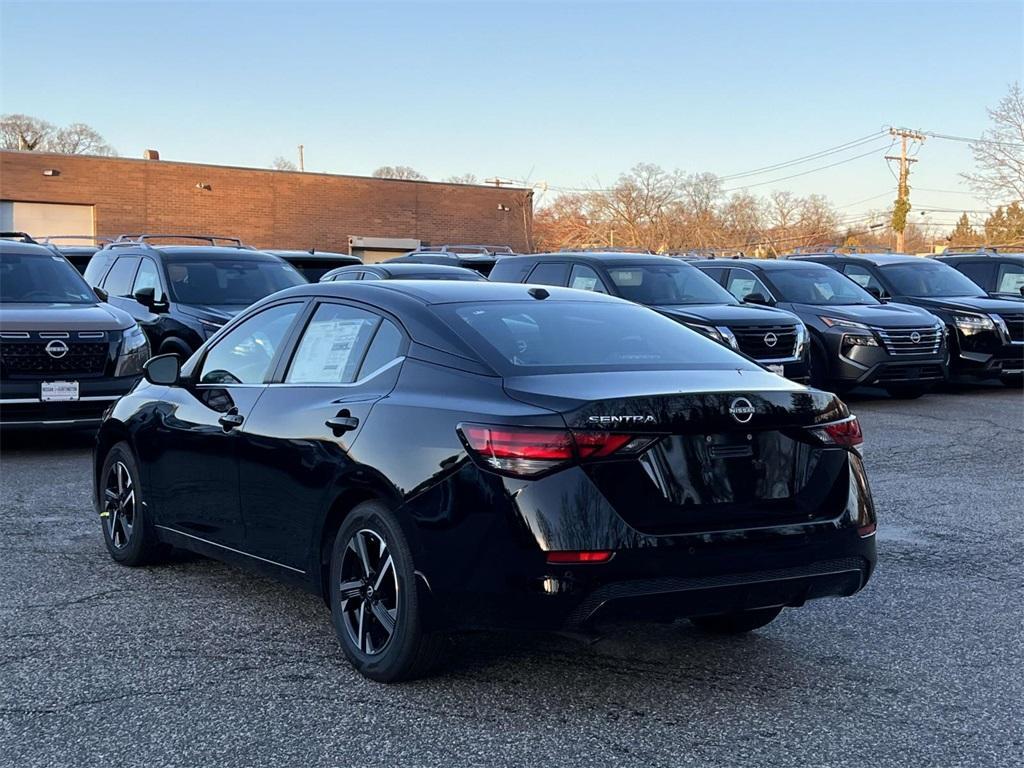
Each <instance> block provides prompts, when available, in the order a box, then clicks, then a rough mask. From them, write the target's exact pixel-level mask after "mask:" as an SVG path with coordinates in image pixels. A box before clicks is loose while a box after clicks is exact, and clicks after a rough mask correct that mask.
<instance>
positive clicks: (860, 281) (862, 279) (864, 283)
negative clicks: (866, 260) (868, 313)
mask: <svg viewBox="0 0 1024 768" xmlns="http://www.w3.org/2000/svg"><path fill="white" fill-rule="evenodd" d="M846 276H847V277H848V278H850V279H851V280H853V282H855V283H856V284H857V285H859V286H860V287H861V288H867V287H868V283H870V282H871V275H868V274H864V273H861V272H847V273H846Z"/></svg>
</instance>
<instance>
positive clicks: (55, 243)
mask: <svg viewBox="0 0 1024 768" xmlns="http://www.w3.org/2000/svg"><path fill="white" fill-rule="evenodd" d="M62 240H75V241H78V242H76V243H74V244H71V243H68V244H66V245H61V244H60V241H62ZM82 240H92V244H91V245H83V244H82V243H81V241H82ZM41 242H42V244H43V245H48V246H50V248H53V249H54V250H56V251H57V252H58V253H60V255H61V256H63V257H64V258H65V259H67V260H68V261H70V262H71V266H73V267H74V268H75V269H77V270H78V271H79V272H81V273H84V272H85V268H86V267H87V266H89V260H90V259H91V258H92V257H93V254H94V253H96V251H98V250H99V249H100V248H102V247H103V246H104V245H106V244H107V243H110V242H111V240H110V238H106V237H93V236H92V235H49V236H47V237H44V238H43V240H42V241H41Z"/></svg>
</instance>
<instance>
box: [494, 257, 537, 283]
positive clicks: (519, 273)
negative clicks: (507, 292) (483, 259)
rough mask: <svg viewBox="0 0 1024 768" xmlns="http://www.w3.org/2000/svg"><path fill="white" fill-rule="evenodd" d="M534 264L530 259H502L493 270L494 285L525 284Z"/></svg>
mask: <svg viewBox="0 0 1024 768" xmlns="http://www.w3.org/2000/svg"><path fill="white" fill-rule="evenodd" d="M533 264H534V262H532V261H530V260H529V259H515V258H512V259H500V260H499V261H498V263H497V264H495V265H494V269H492V270H491V274H490V279H491V282H492V283H523V282H526V276H527V275H528V274H530V267H532V266H533Z"/></svg>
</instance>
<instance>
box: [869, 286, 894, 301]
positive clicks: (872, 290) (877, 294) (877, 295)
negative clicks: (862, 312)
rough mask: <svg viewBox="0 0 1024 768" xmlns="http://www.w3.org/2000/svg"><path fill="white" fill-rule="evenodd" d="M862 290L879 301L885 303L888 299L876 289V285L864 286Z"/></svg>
mask: <svg viewBox="0 0 1024 768" xmlns="http://www.w3.org/2000/svg"><path fill="white" fill-rule="evenodd" d="M864 290H865V291H867V292H868V293H870V294H871V295H872V296H874V297H875V298H876V299H878V300H879V301H886V300H887V299H888V297H887V296H886V295H885V294H884V293H882V291H881V290H880V289H879V288H878V286H877V285H865V286H864Z"/></svg>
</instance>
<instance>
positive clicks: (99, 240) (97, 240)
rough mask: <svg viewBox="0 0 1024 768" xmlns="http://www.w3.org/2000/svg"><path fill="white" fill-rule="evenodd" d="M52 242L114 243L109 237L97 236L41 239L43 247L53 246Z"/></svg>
mask: <svg viewBox="0 0 1024 768" xmlns="http://www.w3.org/2000/svg"><path fill="white" fill-rule="evenodd" d="M54 240H92V241H93V242H94V243H96V244H97V245H100V244H102V245H107V244H108V243H112V242H114V239H113V238H111V237H100V236H99V235H47V236H46V237H44V238H43V245H53V244H54V243H53V241H54Z"/></svg>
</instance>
